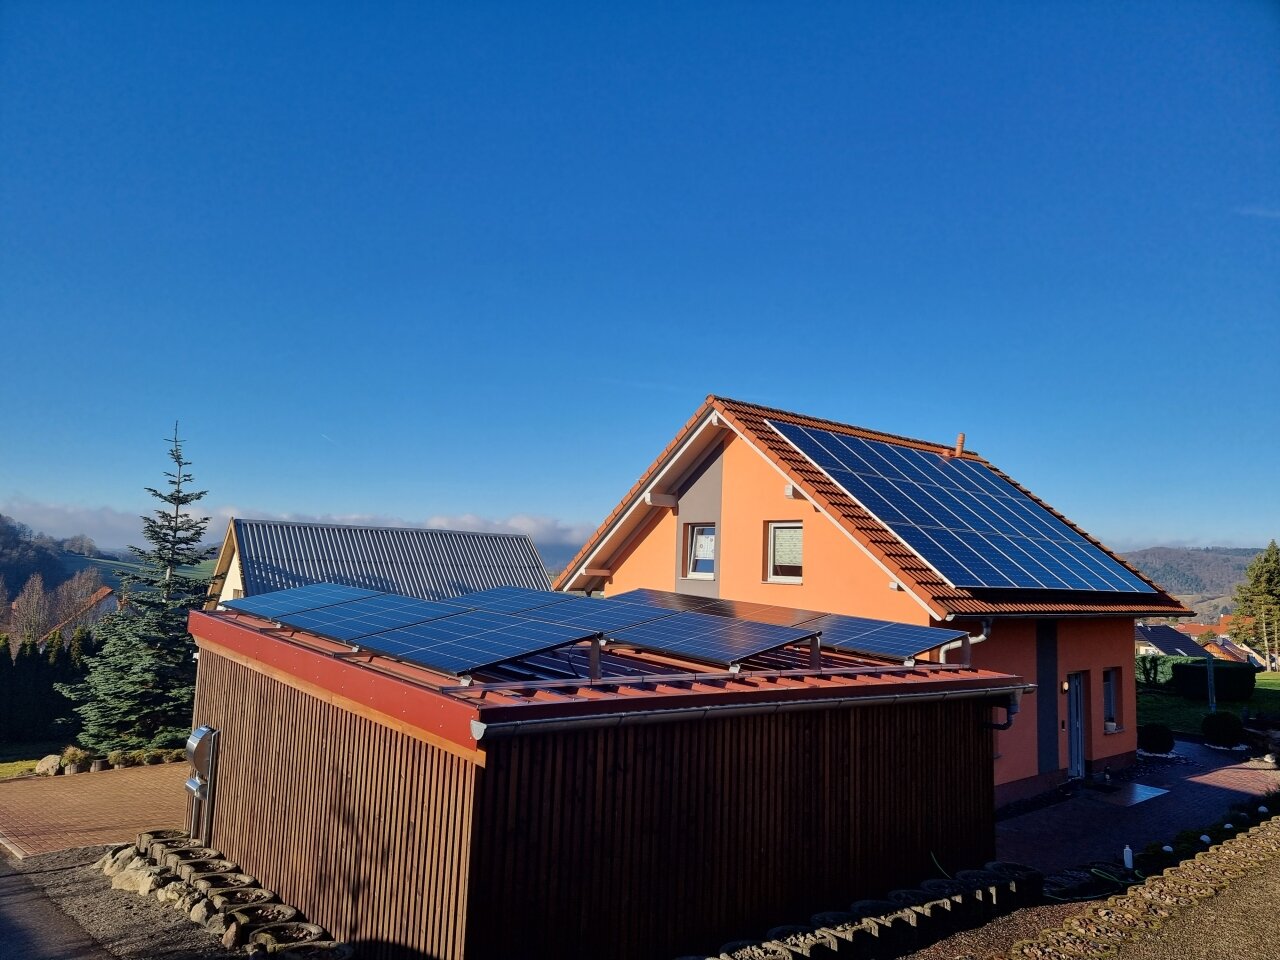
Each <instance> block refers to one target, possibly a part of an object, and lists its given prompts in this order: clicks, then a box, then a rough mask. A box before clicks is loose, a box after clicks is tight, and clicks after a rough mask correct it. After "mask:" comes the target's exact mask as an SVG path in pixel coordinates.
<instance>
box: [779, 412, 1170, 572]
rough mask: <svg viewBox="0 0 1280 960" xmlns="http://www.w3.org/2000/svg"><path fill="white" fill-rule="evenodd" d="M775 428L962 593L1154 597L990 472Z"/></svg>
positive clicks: (961, 462) (937, 457) (812, 431)
mask: <svg viewBox="0 0 1280 960" xmlns="http://www.w3.org/2000/svg"><path fill="white" fill-rule="evenodd" d="M768 423H769V425H770V426H772V427H773V429H774V430H776V431H777V432H778V433H779V434H780V435H781V436H782V437H784V438H785V439H786V440H787V441H788V442H789V443H790V444H791V445H792V446H793V447H795V448H796V450H798V451H799V452H800V453H802V454H803V455H804V456H805V457H807V458H808V459H809V460H810V461H811V462H812V463H813V464H814V465H815V466H817V467H819V468H820V469H821V470H823V471H824V472H825V473H826V474H827V476H829V477H830V478H831V479H832V480H833V481H835V482H836V483H837V484H839V485H840V486H841V487H842V488H843V489H844V490H845V492H846V493H848V494H849V496H851V497H852V498H853V499H854V500H856V501H857V502H858V503H860V504H861V505H862V506H863V507H864V508H865V509H866V510H867V511H869V512H870V513H871V514H873V515H874V516H875V517H876V518H877V519H878V520H880V521H881V522H882V523H884V524H885V526H887V527H888V528H889V529H890V530H892V531H893V532H894V533H895V534H896V535H897V536H898V538H899V539H901V540H902V542H903V543H905V544H906V545H907V546H908V547H909V548H910V549H911V550H912V552H913V553H915V554H916V555H917V556H918V557H920V559H921V560H923V561H924V562H925V563H927V564H928V565H929V566H930V567H932V568H933V569H934V570H935V571H936V572H937V573H938V574H939V575H940V576H941V577H942V578H943V579H944V580H946V581H947V582H948V583H950V584H951V585H952V586H954V587H989V588H997V589H1009V588H1019V589H1043V590H1089V591H1101V592H1107V593H1153V592H1155V588H1153V587H1152V586H1151V585H1150V584H1148V583H1145V582H1144V581H1143V580H1141V579H1140V578H1139V577H1137V576H1135V575H1134V574H1133V573H1132V572H1131V571H1129V570H1128V569H1126V568H1125V567H1124V566H1122V565H1121V564H1120V563H1119V562H1118V561H1116V560H1115V559H1113V558H1112V557H1110V556H1108V555H1107V554H1106V553H1105V552H1104V551H1103V550H1101V549H1099V548H1098V547H1097V546H1096V545H1094V544H1093V543H1091V542H1090V541H1089V540H1087V539H1086V538H1085V537H1084V536H1082V535H1081V534H1080V533H1079V532H1078V531H1076V530H1075V529H1073V528H1072V527H1071V526H1069V525H1068V524H1066V523H1064V522H1063V521H1062V520H1059V519H1058V518H1057V517H1056V516H1054V515H1053V514H1052V513H1050V512H1049V511H1048V510H1046V509H1045V508H1044V507H1042V506H1041V505H1040V504H1038V503H1036V502H1035V501H1034V500H1032V499H1031V498H1030V497H1028V496H1027V495H1026V494H1025V493H1023V492H1022V491H1021V490H1019V489H1018V488H1017V487H1015V486H1014V485H1013V484H1012V483H1010V482H1009V481H1007V480H1005V479H1004V478H1003V477H1000V476H999V475H998V474H996V473H995V472H994V471H993V470H992V469H991V468H990V467H987V466H986V465H984V464H982V463H978V462H976V461H973V460H965V459H963V458H948V457H943V456H942V455H941V454H937V453H932V452H929V451H925V450H915V449H912V448H909V447H903V446H900V445H898V444H893V443H885V442H883V441H878V440H867V439H864V438H862V437H853V436H848V435H845V434H837V433H833V432H831V431H829V430H819V429H816V428H811V427H801V426H797V425H795V424H791V423H779V422H776V421H773V420H770V421H768Z"/></svg>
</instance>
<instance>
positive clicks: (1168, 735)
mask: <svg viewBox="0 0 1280 960" xmlns="http://www.w3.org/2000/svg"><path fill="white" fill-rule="evenodd" d="M1138 749H1139V750H1145V751H1146V752H1147V753H1172V752H1173V731H1172V730H1170V729H1169V728H1168V727H1166V726H1165V725H1164V724H1163V723H1146V724H1143V725H1141V726H1140V727H1138Z"/></svg>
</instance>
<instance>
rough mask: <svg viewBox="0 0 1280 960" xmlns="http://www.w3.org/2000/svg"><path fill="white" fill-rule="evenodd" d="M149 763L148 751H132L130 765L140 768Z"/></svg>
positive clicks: (130, 752)
mask: <svg viewBox="0 0 1280 960" xmlns="http://www.w3.org/2000/svg"><path fill="white" fill-rule="evenodd" d="M146 762H147V751H145V750H130V751H129V760H128V765H129V766H131V767H140V766H142V765H143V764H144V763H146Z"/></svg>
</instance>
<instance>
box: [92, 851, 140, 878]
mask: <svg viewBox="0 0 1280 960" xmlns="http://www.w3.org/2000/svg"><path fill="white" fill-rule="evenodd" d="M146 862H147V861H145V860H143V859H142V858H141V857H140V856H138V854H137V853H136V852H135V851H134V849H133V846H132V845H130V846H127V847H122V848H121V849H119V850H117V851H116V852H115V855H114V856H112V857H111V859H110V860H109V861H107V865H106V866H105V867H103V868H102V872H103V873H105V874H106V875H107V876H108V877H114V876H115V875H116V874H117V873H120V872H121V871H122V870H129V869H131V868H133V867H136V866H142V865H144V864H146Z"/></svg>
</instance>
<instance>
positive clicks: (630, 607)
mask: <svg viewBox="0 0 1280 960" xmlns="http://www.w3.org/2000/svg"><path fill="white" fill-rule="evenodd" d="M675 613H676V612H675V611H674V610H667V609H665V608H663V607H659V606H654V605H653V604H647V603H628V602H626V601H623V600H619V599H611V600H603V599H597V598H595V597H569V598H568V599H567V600H565V601H564V602H563V603H556V604H552V605H551V606H547V607H539V608H538V609H536V610H523V611H521V612H520V614H519V616H522V617H529V618H530V619H533V620H542V621H545V622H547V623H559V624H562V625H564V626H575V627H590V628H592V629H593V630H595V631H596V632H598V633H611V632H613V631H614V630H622V629H624V628H626V627H631V626H634V625H636V624H638V623H646V622H649V621H653V620H661V619H663V618H666V617H673V616H675Z"/></svg>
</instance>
